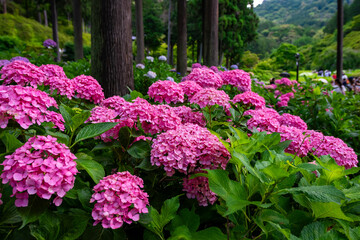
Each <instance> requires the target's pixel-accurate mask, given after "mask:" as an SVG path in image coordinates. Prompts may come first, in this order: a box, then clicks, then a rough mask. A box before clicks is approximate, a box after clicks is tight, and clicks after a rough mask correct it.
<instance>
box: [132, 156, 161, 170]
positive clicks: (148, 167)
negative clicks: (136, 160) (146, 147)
mask: <svg viewBox="0 0 360 240" xmlns="http://www.w3.org/2000/svg"><path fill="white" fill-rule="evenodd" d="M135 168H139V169H142V170H145V171H153V170H155V169H158V167H157V166H156V165H154V166H153V165H151V162H150V158H149V157H147V158H144V159H143V160H142V161H141V163H140V164H139V165H137V166H136V167H135Z"/></svg>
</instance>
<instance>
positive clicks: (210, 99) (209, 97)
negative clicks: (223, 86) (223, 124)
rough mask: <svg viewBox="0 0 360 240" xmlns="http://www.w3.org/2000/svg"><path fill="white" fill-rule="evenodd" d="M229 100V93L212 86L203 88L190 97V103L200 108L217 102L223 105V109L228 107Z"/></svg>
mask: <svg viewBox="0 0 360 240" xmlns="http://www.w3.org/2000/svg"><path fill="white" fill-rule="evenodd" d="M229 101H230V97H229V95H227V94H226V93H225V92H224V91H223V90H216V89H214V88H203V89H201V90H200V91H199V92H197V93H196V94H195V95H194V96H193V97H192V98H191V99H190V103H195V104H198V105H199V106H200V107H201V108H204V107H206V106H213V105H215V104H217V105H219V106H222V107H224V109H225V111H227V110H229V109H230V103H229Z"/></svg>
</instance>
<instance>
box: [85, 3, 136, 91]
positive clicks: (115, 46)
mask: <svg viewBox="0 0 360 240" xmlns="http://www.w3.org/2000/svg"><path fill="white" fill-rule="evenodd" d="M91 3H92V6H91V74H92V76H93V77H94V78H96V79H97V80H98V81H99V82H100V84H101V85H102V87H103V88H104V93H105V96H106V97H111V96H113V95H120V96H123V95H125V94H127V93H128V92H129V91H128V89H127V88H128V87H129V88H130V89H134V78H133V67H132V66H133V65H132V50H131V44H132V40H131V36H132V34H131V14H129V12H131V0H122V1H113V0H102V1H99V0H92V1H91Z"/></svg>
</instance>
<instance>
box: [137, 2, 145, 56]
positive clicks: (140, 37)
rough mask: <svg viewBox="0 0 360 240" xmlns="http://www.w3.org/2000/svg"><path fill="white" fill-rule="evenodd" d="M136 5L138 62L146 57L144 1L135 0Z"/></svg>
mask: <svg viewBox="0 0 360 240" xmlns="http://www.w3.org/2000/svg"><path fill="white" fill-rule="evenodd" d="M135 7H136V45H137V49H136V62H137V63H141V62H143V61H144V59H145V53H144V52H145V44H144V22H143V1H142V0H135Z"/></svg>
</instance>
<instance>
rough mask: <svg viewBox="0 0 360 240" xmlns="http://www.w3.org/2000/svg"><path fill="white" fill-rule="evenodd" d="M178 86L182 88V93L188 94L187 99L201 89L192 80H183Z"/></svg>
mask: <svg viewBox="0 0 360 240" xmlns="http://www.w3.org/2000/svg"><path fill="white" fill-rule="evenodd" d="M179 86H180V87H181V88H182V90H183V91H184V94H185V95H186V96H188V98H189V99H190V98H192V96H194V94H195V93H197V92H198V91H200V90H201V89H202V87H201V86H200V85H199V84H197V83H196V82H194V81H184V82H181V83H179Z"/></svg>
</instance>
